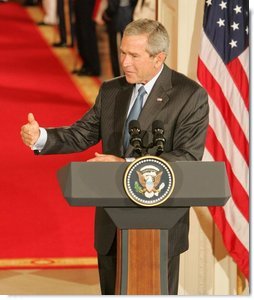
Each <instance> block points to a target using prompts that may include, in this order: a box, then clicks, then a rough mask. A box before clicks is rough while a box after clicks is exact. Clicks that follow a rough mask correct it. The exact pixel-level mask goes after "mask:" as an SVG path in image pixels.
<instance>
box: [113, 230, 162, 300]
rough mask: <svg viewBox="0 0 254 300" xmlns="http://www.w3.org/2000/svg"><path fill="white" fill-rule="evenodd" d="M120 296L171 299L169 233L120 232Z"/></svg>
mask: <svg viewBox="0 0 254 300" xmlns="http://www.w3.org/2000/svg"><path fill="white" fill-rule="evenodd" d="M116 295H168V231H167V230H159V229H151V230H149V229H129V230H119V229H118V231H117V277H116Z"/></svg>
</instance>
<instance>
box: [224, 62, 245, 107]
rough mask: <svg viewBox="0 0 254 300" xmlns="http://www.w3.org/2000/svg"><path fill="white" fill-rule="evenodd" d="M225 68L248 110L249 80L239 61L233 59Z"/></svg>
mask: <svg viewBox="0 0 254 300" xmlns="http://www.w3.org/2000/svg"><path fill="white" fill-rule="evenodd" d="M226 66H227V69H228V71H229V73H230V75H231V77H232V78H233V80H234V83H235V85H236V87H237V88H238V90H239V92H240V94H241V96H242V98H243V101H244V103H245V106H246V108H247V110H249V80H248V77H247V75H246V72H245V70H244V68H243V66H242V64H241V62H240V60H239V59H238V58H235V59H234V60H232V61H231V62H230V63H228V64H227V65H226Z"/></svg>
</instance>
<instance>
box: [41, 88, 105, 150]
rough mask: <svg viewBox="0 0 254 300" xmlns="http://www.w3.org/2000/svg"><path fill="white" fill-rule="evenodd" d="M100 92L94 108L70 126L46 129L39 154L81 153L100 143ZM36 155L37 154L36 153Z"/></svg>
mask: <svg viewBox="0 0 254 300" xmlns="http://www.w3.org/2000/svg"><path fill="white" fill-rule="evenodd" d="M100 116H101V92H99V94H98V96H97V98H96V102H95V104H94V106H93V107H92V108H91V109H90V110H89V111H88V112H87V113H86V114H85V115H84V116H83V117H82V118H81V119H80V120H78V121H77V122H75V123H74V124H73V125H71V126H66V127H58V128H46V130H47V134H48V138H47V142H46V144H45V146H44V148H43V150H42V151H41V152H40V153H39V154H63V153H74V152H81V151H83V150H85V149H87V148H89V147H90V146H93V145H95V144H97V143H98V142H99V141H100V138H101V136H100ZM37 154H38V153H37Z"/></svg>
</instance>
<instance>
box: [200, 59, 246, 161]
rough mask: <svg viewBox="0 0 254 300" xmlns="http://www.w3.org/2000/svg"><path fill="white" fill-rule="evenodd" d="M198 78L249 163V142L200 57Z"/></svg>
mask: <svg viewBox="0 0 254 300" xmlns="http://www.w3.org/2000/svg"><path fill="white" fill-rule="evenodd" d="M198 79H199V81H200V83H201V84H202V85H203V87H204V88H205V89H206V91H207V93H208V94H209V95H210V97H211V98H212V100H213V101H214V103H215V104H216V106H217V107H218V109H219V111H220V112H221V114H222V116H223V118H224V120H225V123H226V124H227V127H228V129H229V131H230V133H231V136H232V139H233V141H234V143H235V145H236V147H237V148H238V149H239V151H240V152H241V154H242V155H243V158H244V159H245V161H246V163H247V164H248V165H249V143H248V141H247V139H246V136H245V134H244V132H243V131H242V128H241V126H240V124H239V122H238V120H237V119H236V117H235V115H234V114H233V112H232V110H231V108H230V106H229V104H228V100H227V98H226V97H225V96H224V94H223V92H222V90H221V87H220V85H219V84H218V82H217V81H216V80H215V79H214V77H213V76H212V74H211V73H210V72H209V70H208V69H207V68H206V66H205V64H204V63H203V61H202V60H201V59H200V58H199V59H198Z"/></svg>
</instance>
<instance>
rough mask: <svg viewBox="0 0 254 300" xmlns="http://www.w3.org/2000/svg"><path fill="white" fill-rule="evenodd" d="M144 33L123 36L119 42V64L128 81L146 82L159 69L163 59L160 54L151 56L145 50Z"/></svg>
mask: <svg viewBox="0 0 254 300" xmlns="http://www.w3.org/2000/svg"><path fill="white" fill-rule="evenodd" d="M146 47H147V36H146V35H130V36H123V38H122V42H121V47H120V50H121V56H120V61H121V66H122V69H123V71H124V73H125V76H126V80H127V81H128V82H129V83H143V84H145V83H147V82H148V81H149V80H151V79H152V78H153V77H154V76H155V75H156V74H157V73H158V71H159V70H160V68H161V65H162V63H163V61H161V59H160V54H158V55H155V56H151V55H150V54H149V53H148V52H147V51H146Z"/></svg>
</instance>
